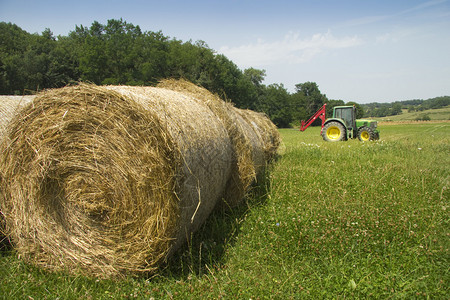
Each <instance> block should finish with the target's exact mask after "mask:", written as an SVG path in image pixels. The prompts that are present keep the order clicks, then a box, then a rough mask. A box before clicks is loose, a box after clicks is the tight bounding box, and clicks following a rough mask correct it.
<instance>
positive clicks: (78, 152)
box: [0, 84, 232, 277]
mask: <svg viewBox="0 0 450 300" xmlns="http://www.w3.org/2000/svg"><path fill="white" fill-rule="evenodd" d="M2 149H3V151H2V154H1V157H0V162H1V164H0V175H1V182H0V184H1V203H2V206H3V207H4V211H5V215H6V221H7V224H8V234H9V236H10V237H11V238H12V240H13V243H14V246H15V247H16V249H17V251H18V252H19V253H20V255H21V257H23V258H24V259H25V260H26V261H28V262H31V263H33V264H35V265H38V266H41V267H44V268H46V269H50V270H67V271H69V272H72V273H81V274H86V275H89V276H98V277H110V276H118V275H120V274H123V273H141V272H147V271H152V270H154V269H155V268H156V267H157V266H158V264H159V263H160V262H161V261H162V260H164V258H165V257H166V256H167V255H168V254H169V253H171V252H173V251H174V249H176V247H178V246H179V245H181V244H182V243H183V242H185V240H186V236H189V234H190V233H191V232H192V231H195V229H196V228H198V226H200V224H201V223H202V222H203V221H204V220H205V219H206V217H207V216H208V215H209V213H210V211H211V210H212V209H213V207H214V206H215V204H216V202H217V201H218V199H219V198H220V196H221V195H222V194H223V191H224V188H225V185H226V182H227V180H228V178H229V172H230V161H231V155H232V154H231V146H230V141H229V137H228V134H227V132H226V130H225V129H224V127H223V124H222V123H221V122H220V120H218V119H217V118H216V117H215V116H214V114H213V113H212V112H211V110H210V109H209V108H208V107H207V106H205V105H202V104H201V103H199V102H198V101H195V100H193V99H192V98H191V97H189V96H188V95H185V94H181V93H177V92H174V91H171V90H167V89H161V88H159V89H157V88H139V87H97V86H93V85H84V84H82V85H79V86H75V87H66V88H62V89H56V90H50V91H47V92H44V93H41V94H40V95H38V96H37V97H36V98H35V99H34V101H33V102H32V104H30V105H28V106H26V107H25V108H24V110H23V113H22V114H21V115H20V116H18V117H16V118H14V119H13V120H12V122H11V124H10V125H9V126H8V130H7V136H6V137H5V139H4V141H3V142H2Z"/></svg>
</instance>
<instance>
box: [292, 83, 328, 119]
mask: <svg viewBox="0 0 450 300" xmlns="http://www.w3.org/2000/svg"><path fill="white" fill-rule="evenodd" d="M295 89H296V92H297V93H300V94H302V95H303V96H305V97H306V103H305V104H306V110H307V112H308V114H309V115H312V114H314V113H315V112H316V111H317V110H318V109H319V108H320V107H321V106H322V105H324V103H325V102H326V101H327V97H326V96H325V95H323V94H321V93H320V90H319V86H318V85H317V83H315V82H305V83H299V84H296V85H295Z"/></svg>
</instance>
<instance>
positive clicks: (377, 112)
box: [362, 96, 450, 117]
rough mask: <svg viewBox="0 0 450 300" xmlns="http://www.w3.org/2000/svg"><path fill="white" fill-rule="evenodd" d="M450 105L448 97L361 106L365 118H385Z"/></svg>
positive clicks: (449, 97)
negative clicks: (404, 112)
mask: <svg viewBox="0 0 450 300" xmlns="http://www.w3.org/2000/svg"><path fill="white" fill-rule="evenodd" d="M449 105H450V96H442V97H435V98H430V99H427V100H422V99H413V100H404V101H395V102H392V103H369V104H362V107H363V109H364V115H365V116H366V117H386V116H394V115H399V114H401V113H402V111H403V110H407V111H408V112H417V111H424V110H428V109H438V108H442V107H446V106H449Z"/></svg>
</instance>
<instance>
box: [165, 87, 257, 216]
mask: <svg viewBox="0 0 450 300" xmlns="http://www.w3.org/2000/svg"><path fill="white" fill-rule="evenodd" d="M158 87H161V88H166V89H171V90H173V91H178V92H181V93H183V94H186V95H189V96H191V97H192V98H193V99H195V100H196V101H198V102H200V103H204V104H206V105H207V106H208V107H209V108H210V109H211V110H212V111H213V113H214V114H215V115H216V116H217V117H218V118H219V119H220V120H221V121H222V123H223V124H224V126H225V128H226V130H227V132H228V136H229V138H230V141H231V147H232V150H233V151H232V163H231V175H230V177H229V180H228V182H227V185H226V188H225V192H224V194H223V202H224V205H225V206H228V207H234V206H237V205H238V204H239V203H240V202H241V201H242V199H243V198H244V196H245V194H246V192H247V191H248V189H249V187H250V185H251V184H252V182H253V181H254V180H255V178H256V171H257V170H256V169H255V167H256V165H255V163H256V164H260V163H261V162H260V161H259V160H258V158H259V157H258V153H259V152H260V149H256V150H257V151H256V154H255V153H252V151H253V150H254V148H255V146H256V144H257V141H256V139H255V136H254V134H253V133H252V132H251V131H249V128H248V126H247V125H246V124H245V122H244V121H243V120H242V118H241V117H240V116H239V114H238V113H237V111H238V109H236V108H234V107H233V105H232V104H231V103H228V102H225V101H223V100H222V99H220V98H219V97H218V96H217V95H214V94H212V93H211V92H209V91H208V90H207V89H205V88H202V87H199V86H197V85H195V84H193V83H191V82H188V81H186V80H175V79H164V80H162V81H161V82H160V83H159V84H158Z"/></svg>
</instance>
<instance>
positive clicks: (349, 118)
mask: <svg viewBox="0 0 450 300" xmlns="http://www.w3.org/2000/svg"><path fill="white" fill-rule="evenodd" d="M334 117H335V118H339V119H342V120H344V122H345V125H347V127H353V126H352V123H353V107H346V108H336V110H335V116H334Z"/></svg>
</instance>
